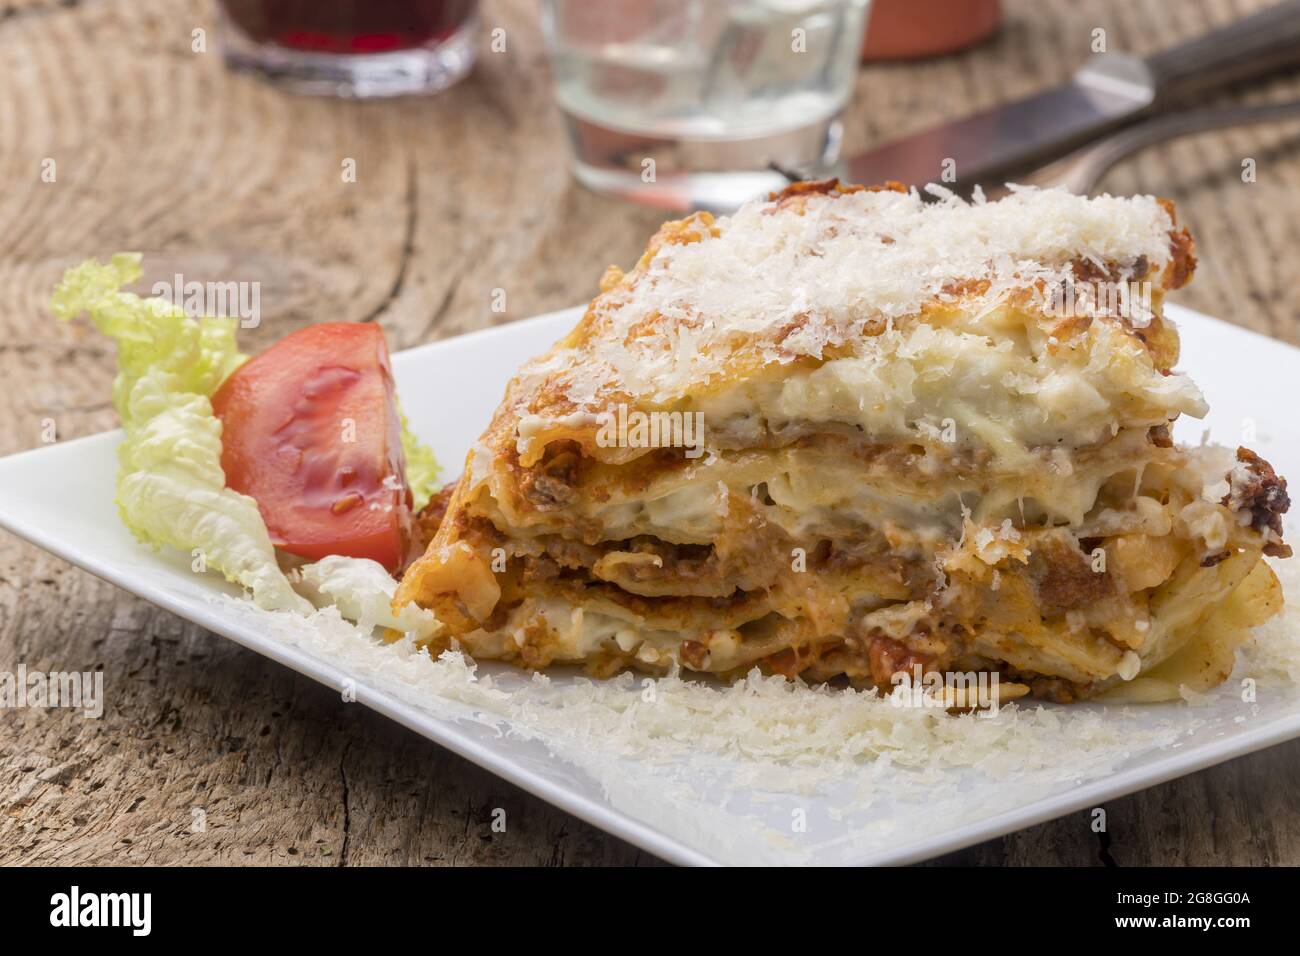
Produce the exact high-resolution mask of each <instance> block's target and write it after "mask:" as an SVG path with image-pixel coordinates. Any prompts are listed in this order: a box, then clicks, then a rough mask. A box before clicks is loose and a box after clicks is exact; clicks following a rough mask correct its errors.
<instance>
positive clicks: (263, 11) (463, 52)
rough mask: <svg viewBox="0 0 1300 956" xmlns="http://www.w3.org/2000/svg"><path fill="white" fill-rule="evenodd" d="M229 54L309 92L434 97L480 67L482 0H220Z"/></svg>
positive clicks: (243, 65) (236, 62) (237, 63)
mask: <svg viewBox="0 0 1300 956" xmlns="http://www.w3.org/2000/svg"><path fill="white" fill-rule="evenodd" d="M219 7H220V9H221V11H222V15H223V20H224V23H223V29H222V37H223V49H224V52H225V56H226V61H227V62H228V63H229V64H230V65H231V66H232V67H235V68H236V69H246V70H252V71H255V72H258V73H261V74H263V75H264V76H266V77H268V78H270V79H272V80H273V81H275V82H276V83H278V84H280V85H282V86H285V87H288V88H290V89H293V90H296V91H298V92H303V93H317V94H327V95H334V96H348V97H357V98H369V97H377V96H400V95H402V94H406V93H432V92H435V91H437V90H441V89H445V88H447V87H448V86H451V85H452V84H453V83H455V82H456V81H457V80H459V79H460V78H461V77H463V76H464V75H465V74H466V73H468V72H469V71H470V68H471V67H473V65H474V60H475V58H476V53H477V47H476V41H477V34H478V3H477V0H220V2H219Z"/></svg>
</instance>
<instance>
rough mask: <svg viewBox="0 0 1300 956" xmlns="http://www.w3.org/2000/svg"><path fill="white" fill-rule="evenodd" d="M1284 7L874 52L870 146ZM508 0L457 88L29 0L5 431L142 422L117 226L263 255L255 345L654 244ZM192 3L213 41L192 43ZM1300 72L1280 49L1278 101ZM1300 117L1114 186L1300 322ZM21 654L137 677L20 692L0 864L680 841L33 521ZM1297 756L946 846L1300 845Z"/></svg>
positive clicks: (539, 289)
mask: <svg viewBox="0 0 1300 956" xmlns="http://www.w3.org/2000/svg"><path fill="white" fill-rule="evenodd" d="M1260 5H1261V4H1259V3H1255V2H1247V0H1082V2H1066V0H1055V2H1036V0H1011V2H1008V4H1007V7H1008V22H1007V24H1006V28H1005V29H1004V30H1003V32H1002V33H1001V35H1000V36H999V37H998V38H996V39H995V40H993V41H992V42H990V43H987V44H985V45H983V46H981V47H979V48H977V49H975V50H972V51H969V52H967V53H964V54H961V55H959V56H955V57H950V58H946V59H941V60H935V61H932V62H926V63H920V64H892V65H879V66H869V67H867V68H864V69H863V70H862V71H861V73H860V76H859V80H858V88H857V93H856V97H855V100H854V103H853V106H852V108H851V111H850V116H849V118H848V123H847V147H848V148H849V149H850V150H852V149H857V148H861V147H863V146H866V145H869V144H871V143H873V142H876V141H880V140H882V139H886V138H890V137H893V136H897V135H900V134H903V133H907V132H909V131H911V130H914V129H917V128H920V127H922V126H925V125H927V124H929V123H931V122H934V121H936V120H939V119H943V118H946V117H955V116H958V115H960V114H963V113H966V112H968V111H970V110H971V109H974V108H978V107H982V106H986V105H990V104H992V103H995V102H997V101H999V100H1002V99H1005V98H1007V97H1012V96H1016V95H1020V94H1025V93H1028V92H1031V91H1033V90H1034V89H1036V88H1038V87H1040V86H1042V85H1044V84H1048V83H1053V82H1059V81H1062V80H1063V79H1064V78H1065V77H1066V76H1067V75H1068V74H1069V72H1070V71H1071V70H1072V69H1073V68H1074V66H1075V65H1077V64H1078V63H1079V61H1080V60H1082V59H1083V58H1084V57H1085V56H1086V55H1087V53H1088V51H1089V44H1090V42H1091V37H1092V31H1093V30H1094V29H1096V28H1099V27H1100V28H1103V29H1105V30H1106V31H1107V42H1108V44H1110V45H1112V47H1113V48H1117V49H1126V50H1131V51H1134V52H1139V53H1141V52H1147V51H1150V50H1153V49H1157V48H1159V47H1162V46H1166V45H1169V44H1172V43H1175V42H1177V41H1179V40H1181V39H1184V38H1187V37H1190V36H1193V35H1195V34H1197V33H1199V32H1201V31H1203V30H1205V29H1207V28H1209V27H1211V26H1213V25H1216V24H1219V23H1222V22H1225V21H1226V20H1228V19H1231V18H1232V17H1234V16H1239V15H1241V14H1244V13H1247V12H1249V11H1251V10H1253V9H1256V8H1258V7H1259V6H1260ZM484 19H485V21H486V24H487V26H489V27H498V26H499V27H503V28H504V29H505V30H506V37H507V50H506V52H505V53H499V54H494V53H488V52H485V54H484V56H483V58H482V61H481V63H480V65H479V67H478V68H477V70H476V71H475V73H474V74H473V76H472V77H471V78H470V79H469V80H467V81H466V82H464V83H462V84H461V85H460V86H458V87H456V88H454V89H453V90H451V91H449V92H447V93H445V94H443V95H440V96H436V97H432V98H421V99H412V100H405V101H396V102H385V103H347V102H335V101H330V100H323V99H307V98H300V97H293V96H289V95H285V94H282V93H280V92H277V91H276V90H274V89H272V88H270V87H269V86H267V85H265V84H263V83H261V82H259V81H258V80H257V79H255V78H251V77H249V76H241V75H231V74H229V73H228V72H227V71H226V70H225V69H224V68H223V65H222V62H221V58H220V54H219V52H217V50H216V44H215V43H213V42H211V41H212V40H214V39H215V37H214V34H215V32H216V26H215V22H214V16H213V11H212V9H211V8H210V7H209V5H208V4H206V3H202V2H197V0H82V2H76V0H0V383H2V384H0V454H9V453H12V452H16V451H19V450H22V449H25V448H30V447H34V446H36V445H38V444H40V441H41V429H42V422H43V421H44V420H45V419H53V420H54V422H55V423H56V425H57V428H58V434H59V437H60V438H73V437H76V436H79V435H87V434H91V433H93V432H97V431H101V430H103V429H107V428H110V427H112V426H113V425H114V418H113V413H112V410H111V408H110V407H109V404H108V396H109V386H110V382H111V380H112V375H113V367H114V366H113V359H112V355H111V352H110V351H109V350H108V349H106V348H105V346H104V343H103V341H102V340H101V339H100V338H98V337H97V336H96V335H94V334H93V333H92V332H90V331H89V330H88V328H87V327H86V325H85V324H73V325H70V326H69V325H61V324H56V323H55V321H54V320H53V319H52V318H51V317H50V315H49V312H48V309H47V300H48V297H49V293H50V290H51V288H52V286H53V285H54V283H55V281H56V280H57V278H58V276H59V275H60V273H61V271H62V270H63V269H64V268H65V267H66V266H68V265H69V264H71V263H74V262H76V261H79V260H80V259H82V258H85V257H87V256H90V255H101V256H102V255H106V254H108V253H110V252H112V251H114V250H119V249H139V250H142V251H143V252H144V253H145V255H146V272H147V275H146V281H147V282H152V280H153V279H156V278H162V277H170V276H171V275H172V274H173V273H175V272H181V273H183V274H184V275H185V276H186V277H187V278H194V279H200V280H202V279H206V278H220V279H237V280H244V281H259V282H260V283H261V284H262V298H261V306H262V324H261V326H260V328H258V329H257V330H255V331H254V332H252V333H251V335H249V336H248V337H246V338H245V343H246V346H247V347H249V348H257V347H259V346H261V345H264V344H266V343H269V342H271V341H273V340H275V339H278V338H279V337H281V336H282V335H284V334H285V333H287V332H289V331H291V330H292V329H294V328H297V327H299V326H301V325H304V324H306V323H310V322H317V321H324V320H334V321H337V320H355V321H376V322H379V323H381V324H382V325H383V327H384V328H385V329H386V331H387V332H388V335H389V339H390V342H391V343H392V344H393V346H394V347H395V348H402V347H406V346H410V345H415V344H417V343H419V342H424V341H427V340H430V339H436V338H441V337H445V336H450V335H456V334H458V333H461V332H464V331H466V330H468V329H473V328H479V327H482V326H486V325H490V324H494V323H503V322H509V321H512V320H514V319H518V318H523V317H526V316H529V315H533V314H536V313H538V312H542V311H546V310H549V309H553V308H558V307H561V306H567V305H572V304H574V303H577V302H580V301H583V300H586V299H588V298H589V297H590V296H591V295H592V294H593V292H594V291H595V284H596V281H597V279H598V277H599V275H600V273H601V271H602V269H603V268H604V267H605V266H606V265H607V264H608V263H610V262H616V263H620V264H623V265H627V264H629V263H631V262H632V261H634V259H635V258H636V256H637V255H638V253H639V251H640V250H641V248H642V246H643V244H644V242H645V240H646V238H647V236H648V235H649V234H650V233H651V231H652V230H653V229H654V227H655V226H656V225H657V224H658V222H659V221H660V219H661V216H660V215H659V214H658V213H656V212H654V211H652V210H647V209H640V208H635V207H632V206H628V205H625V204H622V203H619V202H616V201H614V200H610V199H605V198H602V197H600V196H596V195H593V194H591V193H589V192H586V191H584V190H583V189H582V188H580V187H578V186H577V185H575V183H574V182H573V181H572V179H571V178H570V177H569V174H568V172H567V171H566V168H565V158H566V156H565V147H566V144H565V140H564V137H563V133H562V130H561V127H560V122H559V116H558V114H557V111H556V108H555V106H554V104H553V101H552V97H551V92H550V88H549V74H548V71H547V66H546V62H545V59H544V55H543V50H542V46H541V42H540V38H539V36H538V31H537V26H536V13H535V4H534V3H533V2H531V0H500V2H488V3H486V4H485V9H484ZM196 28H202V29H205V30H207V31H208V38H209V43H208V50H207V52H203V53H195V52H193V51H192V48H191V45H192V44H191V38H192V31H193V30H195V29H196ZM1297 95H1300V85H1297V83H1296V82H1295V81H1294V80H1281V81H1275V82H1273V83H1271V84H1269V85H1267V86H1266V87H1263V88H1260V89H1257V90H1254V91H1252V92H1251V93H1250V94H1249V98H1253V99H1261V98H1286V97H1293V96H1297ZM1298 146H1300V123H1293V124H1290V125H1289V126H1285V125H1279V126H1277V127H1273V128H1254V129H1247V130H1242V131H1230V132H1223V133H1214V134H1205V135H1201V136H1198V137H1195V138H1192V139H1187V140H1184V141H1180V142H1177V143H1173V144H1170V145H1168V146H1164V147H1160V148H1156V149H1153V150H1151V151H1149V152H1148V153H1145V154H1143V155H1142V156H1141V157H1139V158H1137V159H1135V160H1134V161H1132V162H1130V163H1128V164H1126V165H1124V166H1123V167H1121V168H1120V169H1118V170H1116V171H1115V172H1114V174H1113V175H1112V176H1111V177H1110V179H1109V180H1108V181H1107V183H1106V184H1105V185H1106V187H1107V188H1109V189H1111V190H1112V191H1116V192H1134V191H1142V192H1156V193H1159V194H1161V195H1165V196H1169V197H1171V198H1173V199H1175V200H1176V201H1177V202H1178V205H1179V209H1180V213H1181V216H1182V218H1183V219H1184V220H1185V221H1186V222H1187V223H1188V224H1189V225H1190V227H1191V229H1192V231H1193V233H1194V234H1195V236H1196V238H1197V241H1198V243H1199V247H1200V253H1201V257H1202V264H1201V267H1200V270H1199V271H1198V273H1197V276H1196V280H1195V281H1194V282H1193V284H1192V286H1191V287H1190V288H1189V289H1188V290H1186V291H1185V292H1184V293H1181V294H1180V296H1179V299H1178V301H1180V302H1183V303H1185V304H1188V305H1191V306H1194V307H1196V308H1199V309H1202V310H1204V311H1207V312H1209V313H1212V314H1214V315H1218V316H1221V317H1222V318H1224V319H1227V320H1229V321H1232V322H1236V323H1239V324H1241V325H1244V326H1248V327H1250V328H1253V329H1257V330H1260V331H1263V332H1267V333H1269V334H1271V335H1274V336H1276V337H1278V338H1281V339H1284V340H1288V341H1291V342H1294V343H1298V344H1300V322H1298V321H1297V315H1298V314H1300V274H1298V271H1297V270H1298V269H1300V266H1298V265H1297V263H1300V257H1297V255H1296V252H1295V249H1296V245H1297V242H1298V241H1300V150H1298V149H1297V147H1298ZM347 159H352V160H355V162H356V169H357V177H356V182H354V183H345V182H344V181H343V177H342V175H341V167H342V164H343V162H344V161H345V160H347ZM1246 159H1253V160H1254V161H1255V165H1256V168H1257V181H1255V182H1251V183H1247V182H1243V181H1242V175H1241V171H1242V162H1243V160H1246ZM46 160H53V161H54V163H55V169H56V179H55V181H54V182H52V183H47V182H43V181H42V178H41V172H42V164H43V163H44V161H46ZM497 288H501V289H504V290H506V297H507V298H506V302H507V309H506V311H505V312H504V313H503V314H502V313H494V312H492V311H491V308H490V306H491V297H492V290H494V289H497ZM447 413H448V414H455V409H450V408H449V409H448V410H447ZM105 480H108V478H107V476H106V479H105ZM19 662H25V663H26V664H27V666H28V667H29V668H31V669H40V670H52V669H62V670H73V669H75V670H88V669H102V670H103V672H104V675H105V683H106V687H107V694H108V706H107V708H106V712H105V714H104V716H103V718H102V719H100V720H86V719H82V718H80V717H78V716H74V715H72V714H71V713H69V712H67V711H42V710H32V709H27V710H21V709H20V710H5V711H0V863H7V864H14V863H40V864H56V863H57V864H107V863H136V864H145V863H148V864H163V863H307V864H322V865H355V864H383V863H406V864H425V863H428V864H530V865H563V864H582V865H602V864H622V865H643V864H653V863H655V862H656V861H655V860H653V859H652V858H650V857H648V856H647V855H645V854H643V853H641V852H640V851H638V850H636V849H635V848H633V847H630V846H628V845H627V844H624V843H622V842H620V841H619V840H616V839H614V838H611V837H608V836H606V835H604V834H603V833H601V832H600V831H597V830H595V829H593V828H592V827H589V826H587V825H586V824H584V823H581V822H579V821H577V820H575V819H573V818H572V817H569V816H568V815H566V814H564V813H562V812H560V811H557V810H554V809H552V808H550V807H549V806H547V805H546V804H544V803H542V802H541V801H539V800H536V799H534V798H532V797H531V796H529V795H527V794H525V793H522V792H521V791H518V790H516V789H515V788H513V787H511V786H510V785H508V784H505V783H503V782H501V781H500V780H498V779H496V778H495V777H493V776H492V775H490V774H488V773H486V772H485V771H482V770H479V769H477V768H476V767H474V766H472V765H471V764H469V763H467V762H465V761H463V760H461V759H459V758H457V757H455V756H453V755H451V754H449V753H447V752H446V751H443V750H442V749H440V748H439V747H437V746H435V745H433V744H431V743H429V742H427V741H425V740H423V739H422V738H420V737H417V736H416V735H414V734H412V733H409V732H407V731H406V730H403V729H402V728H400V727H398V726H397V725H395V724H393V723H391V722H389V721H387V720H385V719H384V718H382V717H379V716H378V715H376V714H374V713H371V712H370V711H368V710H366V709H365V708H363V707H358V706H348V705H346V704H344V703H342V702H341V701H340V700H339V697H338V695H337V694H336V693H333V692H331V691H329V690H326V689H325V688H323V687H320V686H317V685H315V684H313V683H312V682H310V681H308V680H306V679H305V678H302V677H299V676H297V675H296V674H294V673H292V672H290V671H288V670H286V669H285V668H282V667H280V666H278V665H276V664H273V663H271V662H269V661H267V660H264V659H262V658H261V657H259V656H257V655H255V654H253V653H251V652H249V651H246V650H244V649H242V648H240V647H237V646H236V645H234V644H233V643H230V642H228V641H224V640H222V639H220V638H217V637H215V636H213V635H211V634H209V633H206V632H204V631H202V630H201V629H199V628H196V627H194V626H192V625H189V624H186V623H183V622H182V621H180V620H179V619H177V618H175V617H172V616H171V615H169V614H166V613H164V612H162V611H159V610H157V609H155V608H153V607H152V606H150V605H148V604H146V603H145V602H143V601H139V600H137V599H135V598H133V597H130V596H128V595H126V594H124V593H122V592H120V591H118V590H116V589H114V588H113V587H111V586H109V585H107V584H104V583H102V582H100V581H98V580H96V579H94V578H92V577H90V576H89V575H87V574H85V573H83V572H81V571H79V570H76V569H74V568H71V567H69V566H68V565H66V564H64V563H63V562H61V561H59V560H57V559H55V558H53V557H50V556H49V555H47V554H45V553H43V552H41V551H39V550H38V549H36V548H33V547H30V546H28V545H25V544H23V543H21V542H19V541H17V540H16V539H14V538H12V537H9V536H8V535H4V536H2V537H0V670H8V671H12V670H14V669H15V668H16V667H17V665H18V663H19ZM1298 787H1300V742H1295V743H1291V744H1288V745H1284V746H1280V747H1276V748H1273V749H1271V750H1268V751H1264V752H1261V753H1258V754H1255V755H1253V756H1249V757H1245V758H1242V759H1239V760H1235V761H1232V762H1230V763H1228V764H1225V765H1223V766H1220V767H1217V768H1214V769H1211V770H1208V771H1205V772H1202V773H1198V774H1194V775H1192V776H1190V777H1187V778H1185V779H1182V780H1179V781H1177V782H1174V783H1170V784H1167V785H1164V786H1161V787H1156V788H1154V789H1151V790H1148V791H1146V792H1143V793H1139V794H1136V795H1134V796H1130V797H1127V798H1125V799H1121V800H1116V801H1113V802H1111V803H1110V804H1108V805H1107V807H1106V809H1107V811H1108V819H1109V832H1108V834H1106V835H1104V836H1102V837H1100V838H1099V837H1098V836H1097V835H1096V834H1094V833H1093V832H1092V831H1091V829H1090V827H1089V816H1088V815H1087V814H1083V813H1080V814H1075V815H1072V816H1069V817H1065V818H1063V819H1060V820H1057V821H1054V822H1052V823H1048V824H1044V825H1041V826H1037V827H1034V828H1032V829H1029V830H1026V831H1024V832H1021V833H1017V834H1014V835H1011V836H1008V837H1005V838H1003V839H999V840H994V841H992V842H989V843H986V844H984V845H982V846H978V847H974V848H971V849H969V850H966V851H964V852H961V853H958V854H954V855H953V856H951V857H948V858H947V859H946V860H945V862H961V863H981V864H994V865H1008V864H1029V863H1036V864H1069V865H1104V864H1112V863H1113V864H1119V865H1142V864H1167V865H1198V864H1213V863H1225V864H1293V865H1294V864H1297V863H1300V811H1297V809H1296V806H1295V801H1294V799H1293V795H1294V794H1295V793H1296V792H1297V788H1298ZM498 807H499V808H504V809H505V811H506V814H507V820H508V821H509V825H508V827H507V832H506V833H503V834H494V833H493V832H492V830H491V827H490V822H491V817H492V813H493V810H494V809H495V808H498ZM196 811H202V813H203V815H204V817H205V819H206V827H205V828H204V829H203V830H202V831H201V832H195V828H194V826H193V825H192V824H193V821H194V819H195V817H196Z"/></svg>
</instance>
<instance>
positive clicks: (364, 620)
mask: <svg viewBox="0 0 1300 956" xmlns="http://www.w3.org/2000/svg"><path fill="white" fill-rule="evenodd" d="M291 574H292V576H293V578H294V582H295V584H296V586H297V588H298V590H299V592H300V593H302V594H304V595H306V596H307V598H308V599H310V600H311V602H312V604H314V605H316V607H318V608H325V607H335V608H338V611H339V614H341V615H342V616H343V617H344V618H345V619H347V620H349V621H352V622H353V623H355V624H356V625H357V626H359V627H360V628H361V629H362V630H363V631H371V630H374V629H375V628H376V627H379V628H383V629H385V630H388V631H394V632H398V633H400V634H409V635H411V636H412V637H414V638H415V640H416V641H417V642H418V641H422V640H424V639H425V638H427V637H429V635H431V634H432V633H433V632H434V631H435V630H436V629H437V627H438V621H437V619H436V618H435V617H434V616H433V612H432V611H429V610H427V609H425V608H422V607H419V606H418V605H415V604H408V605H406V606H405V607H403V608H402V610H401V611H400V612H398V613H394V612H393V594H394V593H395V592H396V591H397V582H396V581H394V580H393V576H392V575H391V574H389V573H388V572H387V571H385V570H384V566H383V565H382V564H379V563H378V562H376V561H370V560H368V559H366V558H345V557H343V556H342V555H337V554H331V555H329V556H328V557H324V558H321V559H320V560H319V561H317V562H316V563H315V564H308V565H305V566H303V567H302V568H299V569H298V570H297V571H294V572H291Z"/></svg>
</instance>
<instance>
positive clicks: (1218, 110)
mask: <svg viewBox="0 0 1300 956" xmlns="http://www.w3.org/2000/svg"><path fill="white" fill-rule="evenodd" d="M1295 118H1300V100H1290V101H1287V102H1285V103H1266V104H1264V105H1262V106H1222V107H1213V108H1209V109H1203V110H1193V111H1190V112H1186V113H1165V114H1164V115H1161V116H1157V117H1156V118H1155V119H1150V120H1147V121H1146V122H1145V123H1138V124H1137V125H1136V126H1130V127H1128V128H1127V129H1123V130H1120V131H1119V132H1118V133H1115V134H1113V135H1111V136H1108V137H1106V138H1105V139H1103V140H1100V141H1098V142H1097V143H1095V144H1094V145H1092V146H1090V147H1087V148H1086V149H1084V150H1081V151H1080V153H1079V155H1078V159H1077V160H1076V161H1075V162H1074V163H1072V164H1071V167H1072V168H1070V169H1069V171H1068V173H1067V174H1066V175H1065V176H1063V177H1062V178H1061V179H1060V182H1061V184H1062V185H1064V186H1065V187H1066V188H1067V189H1070V190H1071V191H1072V192H1077V193H1082V194H1087V193H1089V192H1091V191H1092V188H1093V187H1094V186H1095V185H1096V184H1097V183H1098V182H1100V181H1101V178H1102V177H1103V176H1104V175H1106V172H1107V170H1109V169H1110V168H1111V167H1112V166H1114V165H1115V164H1116V163H1118V162H1120V161H1121V160H1123V159H1126V158H1127V157H1129V156H1131V155H1133V154H1134V153H1136V152H1138V151H1139V150H1142V149H1146V147H1148V146H1154V145H1155V144H1156V143H1162V142H1164V141H1165V140H1169V139H1174V138H1176V137H1179V136H1186V135H1188V134H1190V133H1200V132H1204V131H1205V130H1211V129H1224V128H1227V127H1230V126H1247V125H1250V124H1252V123H1268V122H1273V121H1275V120H1285V119H1295ZM1060 162H1061V164H1065V163H1070V157H1067V158H1066V159H1065V160H1062V161H1060Z"/></svg>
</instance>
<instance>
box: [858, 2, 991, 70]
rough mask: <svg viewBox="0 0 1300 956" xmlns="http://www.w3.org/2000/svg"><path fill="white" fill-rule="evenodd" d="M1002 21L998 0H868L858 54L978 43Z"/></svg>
mask: <svg viewBox="0 0 1300 956" xmlns="http://www.w3.org/2000/svg"><path fill="white" fill-rule="evenodd" d="M1001 25H1002V3H1001V0H873V2H872V4H871V13H870V16H869V18H868V21H867V37H866V42H865V43H864V44H863V46H862V59H864V60H910V59H917V58H920V57H927V56H938V55H939V54H942V53H953V52H956V51H957V50H963V49H965V48H966V47H968V46H973V45H974V44H976V43H979V42H980V41H981V40H983V39H985V38H986V37H989V36H991V35H992V34H993V33H995V32H996V31H997V29H998V27H999V26H1001Z"/></svg>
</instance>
